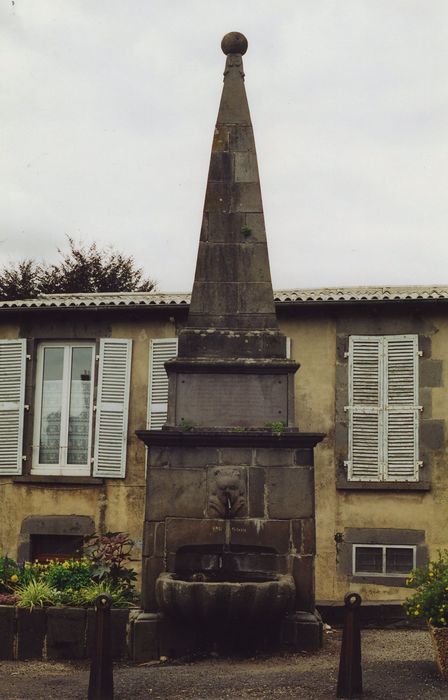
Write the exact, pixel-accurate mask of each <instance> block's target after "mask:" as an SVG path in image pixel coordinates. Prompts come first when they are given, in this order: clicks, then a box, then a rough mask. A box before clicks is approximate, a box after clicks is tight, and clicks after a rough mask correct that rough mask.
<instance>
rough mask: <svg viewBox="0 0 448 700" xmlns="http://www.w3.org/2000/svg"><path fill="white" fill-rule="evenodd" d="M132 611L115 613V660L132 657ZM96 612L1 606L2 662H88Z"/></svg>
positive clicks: (113, 616) (66, 608) (84, 609)
mask: <svg viewBox="0 0 448 700" xmlns="http://www.w3.org/2000/svg"><path fill="white" fill-rule="evenodd" d="M129 613H130V609H129V608H116V609H112V610H111V648H112V656H113V658H114V659H123V658H127V657H128V631H129ZM94 629H95V610H94V609H93V608H88V609H86V608H71V607H44V608H33V609H32V610H30V609H29V608H19V607H15V606H13V605H0V659H10V660H13V659H20V660H26V659H42V660H61V659H86V658H89V657H90V656H91V652H92V646H93V643H94Z"/></svg>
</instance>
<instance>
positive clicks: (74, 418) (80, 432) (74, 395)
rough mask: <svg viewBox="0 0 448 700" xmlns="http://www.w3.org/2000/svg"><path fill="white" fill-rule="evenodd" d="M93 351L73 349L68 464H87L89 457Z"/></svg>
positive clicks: (91, 349) (90, 349)
mask: <svg viewBox="0 0 448 700" xmlns="http://www.w3.org/2000/svg"><path fill="white" fill-rule="evenodd" d="M92 353H93V348H76V347H75V348H73V351H72V366H71V374H70V412H69V420H68V453H67V464H87V462H88V459H89V454H88V449H89V426H90V395H91V387H92Z"/></svg>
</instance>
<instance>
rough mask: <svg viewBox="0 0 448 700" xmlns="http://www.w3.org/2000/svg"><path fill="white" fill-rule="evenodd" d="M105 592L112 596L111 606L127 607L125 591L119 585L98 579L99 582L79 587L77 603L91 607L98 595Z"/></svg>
mask: <svg viewBox="0 0 448 700" xmlns="http://www.w3.org/2000/svg"><path fill="white" fill-rule="evenodd" d="M104 593H106V594H107V595H109V596H110V597H111V598H112V607H114V608H127V607H129V599H128V597H127V591H126V590H123V589H122V588H120V587H119V586H118V587H117V586H113V585H112V584H111V583H107V582H106V581H100V582H99V583H92V584H91V585H90V586H89V587H88V588H83V589H81V590H80V591H79V592H78V594H79V598H78V600H79V603H78V604H79V605H82V606H86V607H89V608H91V607H93V606H94V605H95V601H96V599H97V598H98V596H99V595H103V594H104Z"/></svg>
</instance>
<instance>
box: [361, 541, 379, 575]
mask: <svg viewBox="0 0 448 700" xmlns="http://www.w3.org/2000/svg"><path fill="white" fill-rule="evenodd" d="M355 571H356V572H366V573H374V574H381V573H382V571H383V548H382V547H356V548H355Z"/></svg>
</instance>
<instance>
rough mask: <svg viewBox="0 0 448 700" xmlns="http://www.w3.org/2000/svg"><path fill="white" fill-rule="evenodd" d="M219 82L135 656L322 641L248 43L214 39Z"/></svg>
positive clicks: (160, 444)
mask: <svg viewBox="0 0 448 700" xmlns="http://www.w3.org/2000/svg"><path fill="white" fill-rule="evenodd" d="M221 46H222V50H223V52H224V53H225V54H226V56H227V59H226V66H225V72H224V87H223V92H222V97H221V103H220V107H219V113H218V119H217V123H216V128H215V134H214V139H213V146H212V153H211V160H210V168H209V174H208V182H207V190H206V196H205V204H204V213H203V219H202V229H201V235H200V241H199V252H198V258H197V266H196V274H195V279H194V286H193V292H192V298H191V304H190V310H189V315H188V321H187V324H186V327H185V328H184V329H183V330H182V331H181V333H180V335H179V350H178V356H177V358H175V359H173V360H170V361H168V362H167V363H166V365H165V366H166V370H167V373H168V377H169V399H168V417H167V422H166V425H165V426H164V428H163V429H162V430H153V431H148V430H141V431H138V432H137V434H138V436H139V438H140V439H142V440H143V441H144V442H145V444H146V445H147V446H148V472H147V473H148V479H147V495H146V515H145V526H144V545H143V581H142V608H143V611H142V612H141V613H140V615H139V616H138V618H137V619H136V621H135V623H134V627H133V645H134V651H133V653H134V658H135V659H136V660H144V659H150V658H158V657H159V655H166V656H171V657H175V656H179V655H183V654H186V653H191V652H195V651H199V650H210V649H221V648H223V649H226V650H229V648H230V649H237V648H241V647H243V648H253V647H258V648H263V649H267V648H275V647H277V648H279V647H284V648H285V647H286V648H290V649H294V650H298V649H316V648H318V647H319V646H320V642H321V623H320V619H319V616H318V615H317V614H316V611H315V605H314V552H315V534H314V470H313V448H314V446H315V445H316V444H317V443H318V442H319V441H320V440H322V438H323V437H324V436H323V435H322V434H320V433H301V432H299V430H298V429H297V428H296V427H295V419H294V375H295V373H296V371H297V369H298V364H297V363H296V362H294V361H293V360H291V359H289V358H288V357H287V342H286V338H285V336H284V335H283V333H281V332H280V330H279V327H278V323H277V319H276V314H275V308H274V301H273V291H272V283H271V276H270V269H269V260H268V250H267V243H266V232H265V225H264V217H263V207H262V200H261V191H260V182H259V176H258V165H257V156H256V151H255V141H254V135H253V130H252V124H251V119H250V114H249V108H248V104H247V98H246V92H245V87H244V72H243V61H242V56H243V55H244V53H245V52H246V50H247V40H246V38H245V37H244V36H243V35H242V34H239V33H237V32H232V33H231V34H227V35H226V36H225V37H224V39H223V41H222V45H221Z"/></svg>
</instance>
